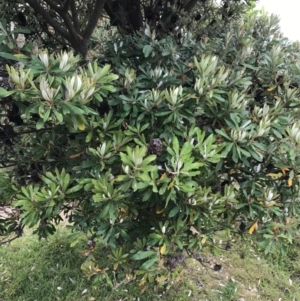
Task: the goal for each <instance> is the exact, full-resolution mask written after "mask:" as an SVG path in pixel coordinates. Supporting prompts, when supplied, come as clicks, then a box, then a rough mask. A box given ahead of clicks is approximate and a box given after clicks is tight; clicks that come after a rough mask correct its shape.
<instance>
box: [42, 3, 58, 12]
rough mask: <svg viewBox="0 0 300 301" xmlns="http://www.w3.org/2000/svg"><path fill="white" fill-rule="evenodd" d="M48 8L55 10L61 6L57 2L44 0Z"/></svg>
mask: <svg viewBox="0 0 300 301" xmlns="http://www.w3.org/2000/svg"><path fill="white" fill-rule="evenodd" d="M44 1H45V2H46V3H47V4H48V5H49V6H50V8H52V9H54V10H55V11H59V10H61V7H60V6H58V5H57V3H55V2H53V1H52V0H44Z"/></svg>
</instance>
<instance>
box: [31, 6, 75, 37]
mask: <svg viewBox="0 0 300 301" xmlns="http://www.w3.org/2000/svg"><path fill="white" fill-rule="evenodd" d="M49 1H50V0H47V3H48V4H49ZM25 2H26V3H27V4H29V5H30V6H31V7H32V8H33V9H34V10H35V11H36V12H37V13H38V14H40V15H41V16H42V17H43V18H44V20H45V21H46V22H47V23H48V24H50V25H51V26H52V27H53V28H54V30H55V31H57V32H58V33H59V34H60V35H62V36H63V37H64V38H65V39H66V40H68V41H69V40H70V38H71V37H70V34H69V33H68V31H67V30H66V29H64V28H63V27H61V26H60V24H59V23H58V22H56V21H55V20H54V19H53V18H52V17H51V16H50V14H49V13H48V12H47V11H46V10H45V9H44V8H43V7H42V6H41V5H40V4H39V3H37V2H36V1H35V0H25ZM50 2H51V3H52V4H51V5H53V6H54V7H57V6H56V5H55V4H54V3H53V2H52V1H50ZM49 5H50V4H49ZM57 9H58V11H59V10H60V8H59V7H58V8H57ZM58 11H57V10H56V12H58Z"/></svg>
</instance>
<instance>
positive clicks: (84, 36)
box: [25, 0, 106, 58]
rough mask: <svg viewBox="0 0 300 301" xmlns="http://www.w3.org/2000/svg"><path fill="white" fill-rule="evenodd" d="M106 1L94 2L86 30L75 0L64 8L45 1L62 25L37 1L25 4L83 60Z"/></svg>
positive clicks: (67, 0) (26, 0) (27, 1)
mask: <svg viewBox="0 0 300 301" xmlns="http://www.w3.org/2000/svg"><path fill="white" fill-rule="evenodd" d="M105 1H106V0H93V1H92V10H91V12H90V16H89V19H88V22H87V25H86V26H85V28H81V27H80V24H79V19H78V13H77V8H76V3H75V0H66V1H65V2H64V4H63V6H59V5H57V3H56V2H54V1H53V0H45V2H46V3H47V4H48V5H49V7H50V8H51V10H52V11H54V12H55V13H56V14H57V15H58V16H59V17H60V18H61V19H62V21H63V22H62V23H59V22H57V21H56V20H55V19H54V18H53V17H52V15H51V14H50V11H51V10H50V11H47V10H45V8H44V7H42V6H41V5H40V4H39V2H38V1H37V0H25V2H26V3H27V4H29V5H30V6H31V7H32V8H33V9H34V10H35V12H36V13H37V14H39V15H41V16H42V17H43V19H44V21H45V22H46V23H47V24H49V25H51V26H52V27H53V29H54V30H55V31H56V32H57V33H58V34H59V35H61V36H62V37H63V38H64V39H66V40H67V41H68V42H69V43H70V44H71V46H72V47H73V48H74V50H75V52H76V53H79V54H81V55H82V57H83V58H85V57H86V54H87V51H88V43H89V40H90V37H91V35H92V33H93V30H94V29H95V27H96V26H97V22H98V20H99V18H100V15H101V13H102V12H103V6H104V3H105ZM69 11H70V12H71V13H69Z"/></svg>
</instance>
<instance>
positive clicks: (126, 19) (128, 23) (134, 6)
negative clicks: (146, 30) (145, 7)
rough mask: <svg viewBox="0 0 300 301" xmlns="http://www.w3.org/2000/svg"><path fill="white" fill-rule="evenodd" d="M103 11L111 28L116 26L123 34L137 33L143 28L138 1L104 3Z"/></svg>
mask: <svg viewBox="0 0 300 301" xmlns="http://www.w3.org/2000/svg"><path fill="white" fill-rule="evenodd" d="M104 9H105V11H106V13H107V14H108V16H109V17H110V20H111V25H112V26H118V27H119V29H120V31H121V32H123V33H132V32H134V31H138V30H139V29H140V28H141V27H142V26H143V15H142V10H141V3H140V0H111V1H106V3H105V5H104Z"/></svg>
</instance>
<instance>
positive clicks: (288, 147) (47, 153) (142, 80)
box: [0, 11, 300, 284]
mask: <svg viewBox="0 0 300 301" xmlns="http://www.w3.org/2000/svg"><path fill="white" fill-rule="evenodd" d="M221 24H223V28H222V30H221V28H219V27H218V31H217V30H216V28H215V30H216V32H215V34H213V33H212V32H209V31H207V32H206V34H207V35H206V34H205V35H204V33H203V32H201V31H200V29H199V31H198V30H197V28H195V29H194V32H190V31H188V29H187V27H186V26H184V25H183V26H182V28H181V31H182V32H181V37H180V41H178V36H174V35H166V36H163V37H161V36H160V35H159V33H157V32H156V31H155V30H153V29H152V28H151V27H150V26H149V25H145V28H144V29H143V31H138V32H135V33H134V34H130V35H124V36H121V35H117V34H116V35H115V36H114V37H111V38H110V39H109V40H108V41H107V43H106V44H105V45H104V46H105V47H103V48H102V49H103V53H102V55H101V54H99V57H98V60H94V61H92V62H89V63H86V64H84V65H83V64H81V65H80V66H79V65H78V63H79V62H80V58H79V56H74V55H73V53H72V52H69V53H67V52H58V53H54V54H49V53H48V52H47V51H46V50H40V51H39V52H38V53H36V54H34V55H32V56H31V57H29V55H28V53H26V51H27V49H28V48H25V50H24V53H23V52H22V51H21V50H20V53H21V54H23V56H21V58H22V59H23V63H22V64H19V65H17V66H16V65H15V66H12V65H8V66H7V67H6V69H7V72H8V74H9V76H10V78H9V87H7V88H6V89H4V88H0V96H1V97H2V98H3V99H2V101H1V105H2V110H3V111H5V112H6V113H5V114H4V116H3V117H2V130H1V132H0V134H1V149H0V152H1V153H0V156H1V157H0V162H1V164H2V166H3V167H6V168H8V167H10V169H9V170H7V173H8V174H9V177H10V179H11V180H12V185H8V186H7V189H10V190H9V191H8V190H6V188H3V191H4V192H5V194H6V195H8V193H10V195H11V189H15V194H14V196H13V203H12V204H13V206H15V207H16V208H17V209H16V210H17V211H18V214H14V215H13V216H12V217H11V218H10V219H5V220H4V221H3V223H1V225H2V226H1V231H2V232H3V233H6V232H7V233H8V232H10V231H13V230H15V231H16V229H17V230H18V231H17V235H20V229H22V228H23V227H24V225H26V226H29V227H33V226H35V225H38V227H37V230H36V232H37V233H38V234H39V236H40V237H46V236H47V235H48V234H51V233H53V232H54V231H55V227H54V225H53V223H54V222H59V221H60V220H61V213H65V214H68V216H69V221H70V222H71V223H72V227H73V229H74V233H73V234H72V235H71V239H72V240H73V243H72V245H75V244H76V242H77V241H78V240H80V239H81V238H82V236H83V233H84V234H85V235H87V237H88V239H87V244H88V247H89V250H88V251H87V252H86V255H87V269H86V270H85V273H87V272H89V273H90V274H89V276H91V275H95V274H96V275H98V279H101V278H106V279H108V278H107V277H108V276H107V275H111V274H110V272H111V271H112V270H118V269H119V270H122V269H123V270H127V269H128V270H129V269H133V270H134V271H135V274H136V275H137V276H138V277H140V278H141V279H142V284H143V283H144V282H145V281H146V280H149V281H154V280H156V281H159V282H164V281H166V280H167V275H166V274H167V272H168V271H169V270H173V269H174V268H175V267H176V265H177V264H178V263H180V262H182V260H183V259H184V253H183V251H184V250H185V251H186V252H188V253H189V254H191V252H192V250H198V251H199V250H203V251H206V252H210V251H213V249H214V233H215V232H217V231H219V230H225V231H227V233H228V234H230V233H232V234H234V233H242V232H244V231H245V230H248V229H249V233H250V234H252V233H254V231H255V233H257V235H258V237H259V239H260V243H259V246H260V247H261V248H262V249H264V250H265V252H266V253H268V252H270V251H275V250H276V249H278V248H279V249H280V250H281V251H282V252H284V250H285V246H286V245H287V244H288V243H291V242H292V237H293V233H294V232H295V231H297V224H298V219H299V205H298V200H299V195H300V188H299V172H300V171H299V164H298V162H299V159H300V158H299V151H298V149H299V143H300V136H299V131H300V124H299V122H298V107H299V104H300V102H299V89H298V84H297V83H298V82H299V75H300V58H299V48H300V47H299V44H298V43H291V42H289V41H288V40H287V39H284V38H282V36H281V34H280V32H279V28H278V19H277V18H276V17H274V16H271V17H269V16H267V15H265V14H261V13H258V12H255V11H249V12H247V13H245V14H244V15H243V16H242V18H236V20H234V21H232V22H228V24H227V25H226V26H225V23H221ZM199 32H201V39H200V40H199ZM2 37H3V39H2V41H3V43H4V42H6V41H7V40H6V39H8V37H9V33H7V34H3V35H2ZM93 42H95V40H93ZM5 45H7V43H6V44H5ZM28 47H29V46H28ZM32 47H33V46H32ZM29 49H30V47H29ZM5 51H8V50H7V48H6V50H5ZM7 58H8V59H9V57H7ZM3 181H4V180H3ZM2 194H4V193H2ZM19 211H20V214H19ZM256 230H257V231H256ZM96 237H101V238H102V240H103V243H105V244H106V245H107V247H108V248H110V249H111V254H109V256H108V259H109V262H110V265H109V266H108V268H109V272H108V274H107V273H106V272H105V273H103V270H102V272H101V268H104V267H100V269H99V268H98V267H97V262H95V261H94V259H93V251H94V248H95V247H97V246H95V238H96ZM91 266H92V268H90V267H91ZM105 268H106V267H105Z"/></svg>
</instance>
